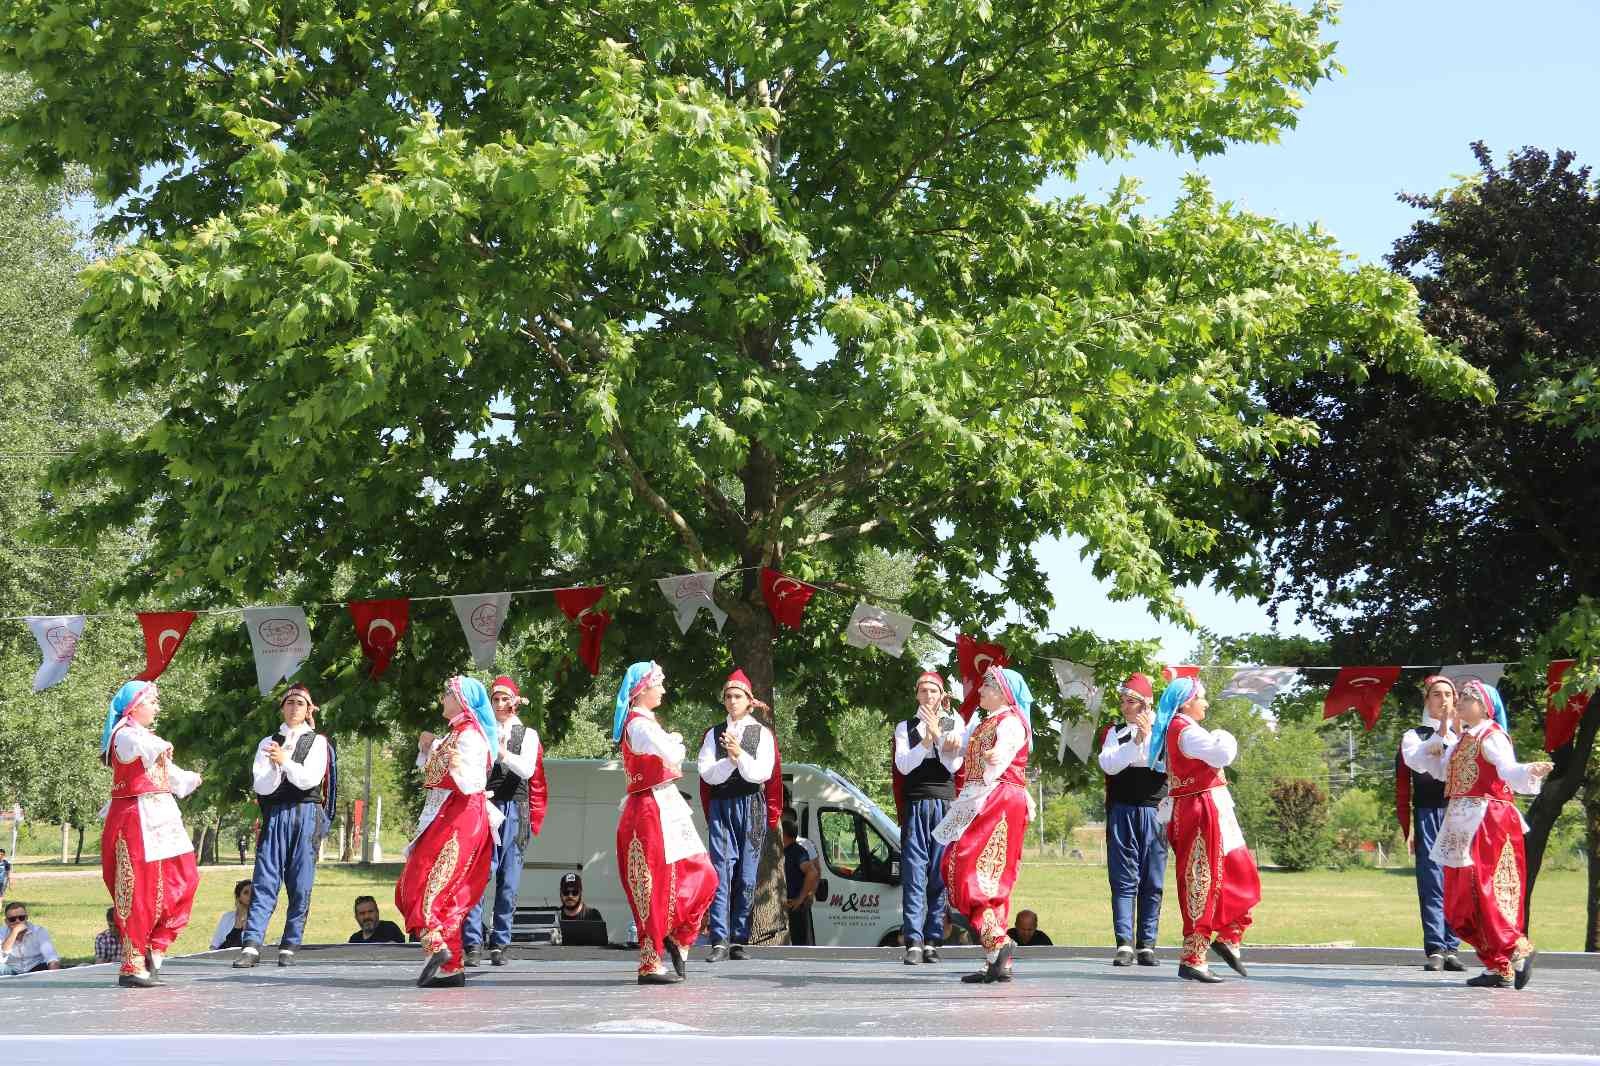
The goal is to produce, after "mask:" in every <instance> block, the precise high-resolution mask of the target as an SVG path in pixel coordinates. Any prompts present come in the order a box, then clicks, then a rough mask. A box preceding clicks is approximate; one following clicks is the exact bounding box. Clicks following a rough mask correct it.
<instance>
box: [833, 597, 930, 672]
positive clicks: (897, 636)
mask: <svg viewBox="0 0 1600 1066" xmlns="http://www.w3.org/2000/svg"><path fill="white" fill-rule="evenodd" d="M915 624H916V619H914V618H910V617H907V616H906V615H903V614H896V613H894V612H893V611H886V610H884V609H883V608H882V607H874V606H872V605H871V604H869V603H867V601H866V600H862V601H861V602H860V603H858V604H856V609H855V611H854V612H852V613H851V615H850V621H849V623H848V624H847V625H846V626H845V629H844V639H845V643H847V644H852V645H854V646H855V647H857V648H878V649H880V650H882V651H886V652H888V653H889V654H890V655H893V656H895V657H896V658H899V656H900V653H901V652H902V651H904V650H905V647H906V639H907V638H908V637H910V636H911V627H912V626H913V625H915Z"/></svg>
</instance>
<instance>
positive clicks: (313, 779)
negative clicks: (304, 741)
mask: <svg viewBox="0 0 1600 1066" xmlns="http://www.w3.org/2000/svg"><path fill="white" fill-rule="evenodd" d="M310 732H313V730H312V728H311V726H310V725H309V724H307V723H304V722H302V723H301V724H300V725H297V726H295V727H294V728H293V729H290V730H288V736H287V737H286V736H284V730H282V729H280V730H278V732H276V733H274V734H272V735H271V736H270V737H266V738H264V739H263V740H262V741H261V743H260V744H257V745H256V757H255V761H254V762H252V763H251V764H250V776H251V777H252V778H253V779H254V780H253V781H252V784H253V785H254V786H255V790H256V794H257V795H259V796H270V795H272V794H273V793H274V792H276V791H277V790H278V786H279V785H281V784H283V782H284V779H285V778H287V779H288V781H289V784H291V785H293V786H294V787H295V788H307V789H309V788H316V787H317V786H318V785H320V784H322V779H323V778H324V777H327V776H328V741H327V739H326V738H325V737H317V738H316V739H315V740H313V741H312V742H311V750H310V751H309V752H308V753H307V754H306V761H305V762H303V763H297V762H295V761H294V759H293V757H292V756H293V755H294V749H295V746H296V745H297V744H299V743H300V738H301V737H303V736H305V735H306V734H307V733H310ZM274 743H276V744H281V745H282V746H283V748H284V750H285V751H287V752H288V753H289V755H290V756H291V757H290V758H287V759H285V760H284V761H283V765H282V766H279V765H278V764H277V763H275V762H273V761H272V757H271V755H270V754H269V751H270V749H271V747H272V745H273V744H274Z"/></svg>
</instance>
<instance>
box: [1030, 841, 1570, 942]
mask: <svg viewBox="0 0 1600 1066" xmlns="http://www.w3.org/2000/svg"><path fill="white" fill-rule="evenodd" d="M1587 892H1588V887H1587V879H1586V877H1585V874H1584V873H1583V872H1582V871H1577V870H1545V871H1543V872H1541V873H1540V874H1539V884H1538V887H1537V888H1536V889H1535V890H1534V894H1533V915H1532V919H1533V922H1532V924H1533V942H1534V943H1535V944H1537V945H1538V946H1539V947H1541V948H1545V949H1548V950H1551V951H1582V950H1583V929H1584V900H1585V896H1586V894H1587ZM1023 908H1030V909H1032V910H1035V911H1037V912H1038V913H1039V928H1040V929H1042V930H1044V931H1045V932H1046V933H1048V934H1050V939H1051V940H1053V941H1055V942H1056V943H1057V944H1111V943H1112V942H1113V941H1112V936H1111V897H1110V894H1109V889H1108V888H1107V885H1106V870H1105V867H1103V866H1086V865H1083V864H1079V863H1062V862H1049V861H1046V860H1032V861H1024V862H1023V864H1022V872H1021V874H1020V875H1019V876H1018V878H1017V887H1016V891H1015V893H1014V894H1013V895H1012V898H1011V910H1012V914H1015V913H1016V912H1017V911H1018V910H1021V909H1023ZM1182 939H1183V917H1182V915H1180V914H1179V913H1178V892H1177V888H1176V887H1175V886H1174V883H1173V866H1172V863H1171V862H1170V861H1169V862H1168V863H1167V885H1166V891H1165V894H1164V896H1163V898H1162V907H1161V943H1162V944H1166V945H1171V946H1173V947H1176V946H1177V945H1178V944H1179V942H1181V941H1182ZM1245 941H1246V943H1256V944H1340V945H1354V946H1359V947H1412V946H1415V947H1416V948H1417V949H1418V950H1419V951H1420V950H1421V947H1422V944H1421V924H1420V920H1419V918H1418V915H1417V894H1416V881H1415V879H1414V875H1413V873H1412V870H1411V868H1410V867H1404V868H1394V869H1385V870H1375V869H1371V868H1367V867H1362V868H1353V869H1349V870H1342V871H1333V870H1316V871H1309V872H1305V873H1284V872H1279V871H1274V870H1264V871H1262V873H1261V906H1259V907H1257V908H1256V913H1255V924H1254V925H1253V926H1252V927H1251V929H1250V932H1249V933H1248V934H1247V935H1246V937H1245Z"/></svg>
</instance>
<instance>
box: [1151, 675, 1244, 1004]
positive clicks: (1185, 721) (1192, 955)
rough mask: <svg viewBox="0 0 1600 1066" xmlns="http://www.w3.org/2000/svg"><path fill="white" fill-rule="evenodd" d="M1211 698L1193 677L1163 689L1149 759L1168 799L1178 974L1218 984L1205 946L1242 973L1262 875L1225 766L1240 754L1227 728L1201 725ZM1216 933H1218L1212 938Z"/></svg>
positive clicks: (1164, 806)
mask: <svg viewBox="0 0 1600 1066" xmlns="http://www.w3.org/2000/svg"><path fill="white" fill-rule="evenodd" d="M1209 707H1210V703H1209V702H1208V701H1207V700H1206V689H1205V686H1204V685H1202V684H1201V683H1200V682H1199V681H1198V680H1197V679H1194V678H1188V677H1180V678H1178V679H1177V680H1176V681H1174V682H1172V683H1171V684H1170V685H1168V686H1167V687H1166V690H1165V691H1164V692H1162V693H1161V702H1160V703H1159V704H1158V705H1157V706H1156V719H1155V722H1154V723H1153V724H1152V726H1151V752H1150V765H1151V767H1152V768H1153V769H1155V770H1157V771H1165V772H1166V774H1167V798H1166V799H1164V800H1162V801H1161V806H1160V807H1159V808H1158V809H1157V816H1158V817H1159V818H1160V819H1161V821H1162V822H1163V824H1165V825H1166V827H1167V840H1168V841H1169V842H1170V843H1171V844H1172V854H1173V856H1174V857H1175V858H1176V859H1177V862H1178V899H1179V901H1180V906H1179V910H1181V911H1182V912H1183V953H1182V955H1181V956H1180V958H1179V963H1178V976H1179V977H1182V978H1185V979H1186V980H1190V981H1201V982H1204V983H1206V984H1215V983H1217V982H1219V981H1221V980H1222V978H1220V977H1218V976H1217V975H1216V974H1214V973H1212V972H1211V968H1210V967H1209V966H1208V965H1207V964H1206V949H1207V947H1209V948H1210V949H1211V950H1213V951H1215V952H1216V953H1217V955H1218V957H1220V958H1221V959H1222V961H1223V962H1226V963H1227V964H1228V965H1229V966H1231V967H1232V968H1233V969H1234V971H1235V972H1236V973H1238V974H1239V976H1240V977H1248V976H1249V972H1248V971H1247V970H1246V969H1245V966H1244V960H1243V958H1242V953H1243V951H1244V933H1245V930H1246V929H1248V928H1250V916H1251V911H1253V910H1254V909H1255V906H1256V904H1258V903H1260V902H1261V875H1260V873H1259V872H1257V870H1256V861H1255V858H1254V857H1253V856H1251V854H1250V849H1249V848H1247V847H1246V846H1245V842H1244V833H1243V832H1242V831H1241V830H1240V829H1239V818H1238V816H1237V815H1236V814H1235V813H1234V809H1233V795H1232V794H1231V793H1230V792H1229V791H1228V780H1227V778H1226V777H1225V776H1223V773H1222V770H1223V767H1225V766H1228V765H1230V764H1231V763H1232V762H1233V761H1234V759H1236V758H1237V757H1238V755H1239V742H1238V741H1237V740H1235V739H1234V738H1233V734H1231V733H1229V732H1228V731H1227V730H1225V729H1217V730H1209V731H1208V730H1206V729H1204V728H1202V727H1201V725H1200V723H1201V722H1203V721H1205V717H1206V710H1207V708H1209ZM1213 938H1215V939H1213Z"/></svg>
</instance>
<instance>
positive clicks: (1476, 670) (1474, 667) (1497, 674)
mask: <svg viewBox="0 0 1600 1066" xmlns="http://www.w3.org/2000/svg"><path fill="white" fill-rule="evenodd" d="M1439 672H1440V673H1441V674H1443V675H1444V676H1445V677H1448V678H1449V679H1450V682H1451V683H1452V684H1453V685H1455V687H1456V691H1457V692H1460V691H1461V686H1462V685H1465V684H1466V683H1467V682H1468V681H1471V680H1472V679H1473V678H1477V679H1478V680H1479V681H1482V682H1483V683H1484V684H1485V685H1488V686H1489V687H1490V688H1499V687H1500V679H1501V678H1502V677H1504V676H1505V673H1506V664H1505V663H1460V664H1458V665H1456V666H1446V667H1443V668H1441V669H1440V670H1439Z"/></svg>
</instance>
